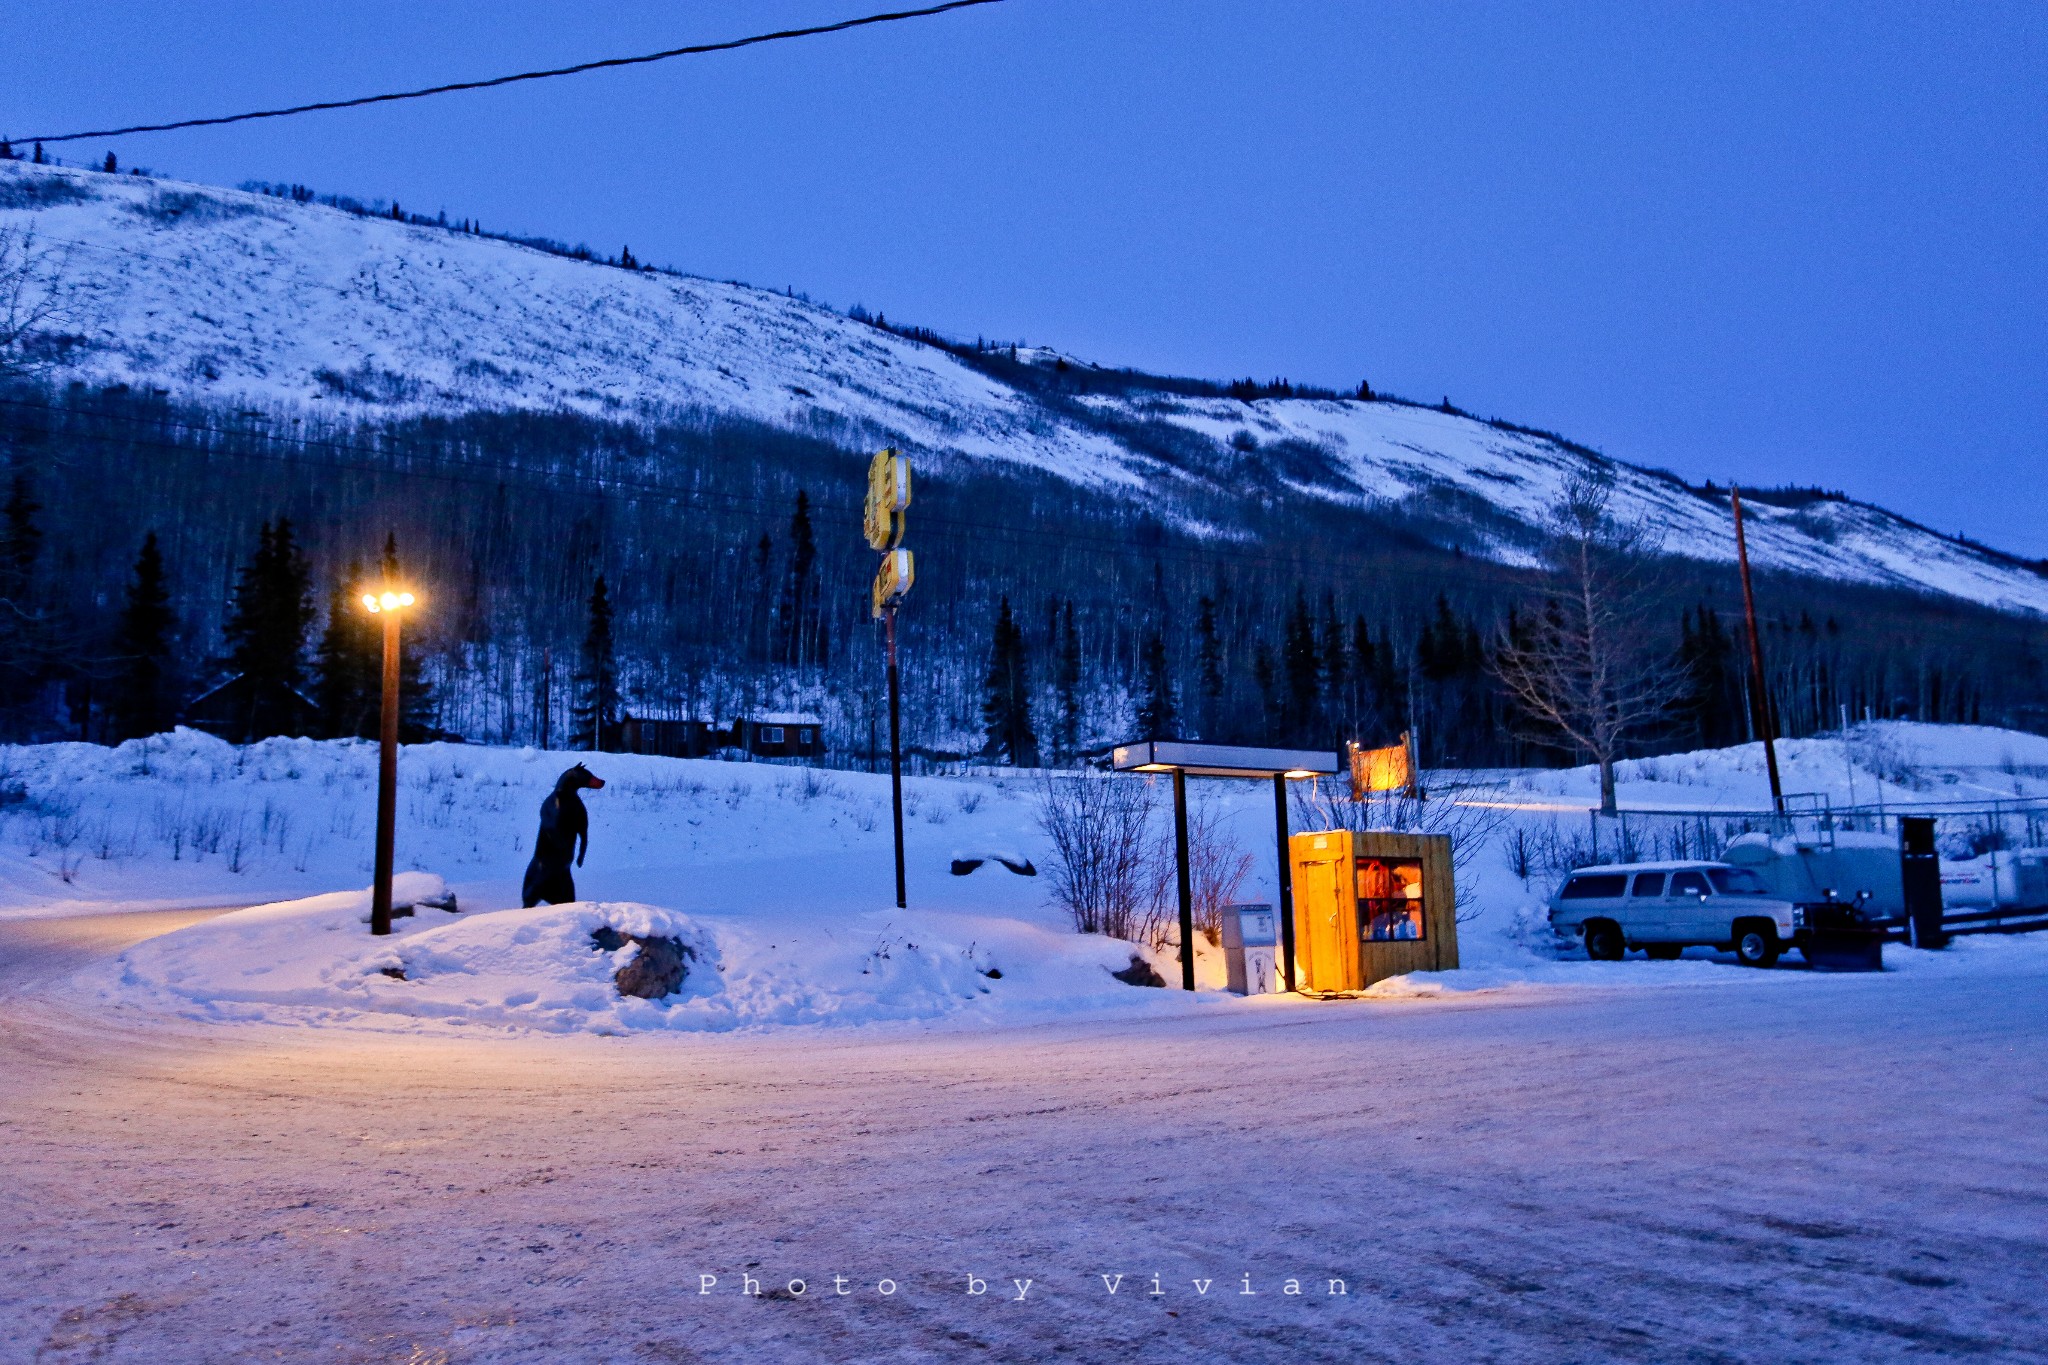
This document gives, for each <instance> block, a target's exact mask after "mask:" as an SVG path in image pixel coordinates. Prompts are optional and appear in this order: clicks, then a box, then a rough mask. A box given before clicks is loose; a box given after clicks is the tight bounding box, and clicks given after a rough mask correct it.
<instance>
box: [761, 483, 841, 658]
mask: <svg viewBox="0 0 2048 1365" xmlns="http://www.w3.org/2000/svg"><path fill="white" fill-rule="evenodd" d="M762 545H763V547H764V552H763V567H764V568H765V567H766V553H765V547H766V545H767V538H766V537H763V538H762ZM823 639H824V637H823V630H822V626H821V624H820V620H819V611H818V545H817V541H816V539H815V538H814V537H813V536H812V534H811V495H810V494H809V493H808V492H806V491H805V490H803V489H798V490H797V494H796V511H795V512H794V513H793V514H792V515H791V516H790V519H789V568H788V571H787V572H786V573H785V574H784V576H783V580H782V600H781V603H780V605H779V606H778V607H777V609H776V662H777V663H784V664H792V665H795V666H797V667H803V666H805V665H810V664H815V665H818V666H820V667H822V666H823V665H824V664H825V662H826V659H825V650H824V645H823Z"/></svg>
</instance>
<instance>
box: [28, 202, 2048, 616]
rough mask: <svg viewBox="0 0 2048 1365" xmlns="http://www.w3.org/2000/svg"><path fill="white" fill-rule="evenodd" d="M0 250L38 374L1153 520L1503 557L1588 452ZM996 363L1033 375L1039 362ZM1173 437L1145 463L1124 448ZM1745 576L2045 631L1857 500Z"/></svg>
mask: <svg viewBox="0 0 2048 1365" xmlns="http://www.w3.org/2000/svg"><path fill="white" fill-rule="evenodd" d="M0 228H26V229H30V230H33V231H34V232H35V233H36V234H37V238H38V240H39V241H41V242H42V243H44V244H45V245H48V246H51V247H53V248H57V249H59V250H61V251H62V252H64V253H66V263H67V269H68V271H69V274H70V281H69V284H68V286H67V287H68V288H69V289H70V290H71V291H72V294H73V296H72V297H71V299H70V300H69V302H70V304H71V306H72V308H73V311H74V312H75V313H76V314H77V315H78V316H79V317H80V318H82V319H84V322H83V323H82V324H81V325H80V326H79V328H78V330H81V331H84V332H86V333H88V334H89V343H88V344H87V345H84V346H81V347H79V348H77V350H75V351H74V352H73V353H71V354H70V355H68V356H67V358H66V361H65V366H66V368H65V377H66V378H71V379H78V380H82V381H85V382H88V383H109V384H110V383H123V384H130V385H134V386H136V387H138V388H161V389H164V390H166V391H168V392H171V393H175V394H178V395H180V396H181V397H193V398H200V399H210V400H213V401H220V402H232V403H236V404H239V405H247V404H251V403H255V404H271V405H277V406H280V407H283V408H286V409H297V410H302V411H308V412H331V413H334V414H336V415H349V416H408V415H416V414H422V413H433V414H445V413H453V412H465V411H477V410H523V411H543V412H545V411H564V410H566V411H577V412H583V413H588V414H591V415H593V416H598V417H605V418H615V419H626V420H634V419H640V418H646V417H660V416H664V415H669V414H674V413H677V412H684V411H697V412H708V413H718V414H726V415H731V416H735V417H740V418H745V419H748V420H751V421H756V422H761V423H765V424H768V425H771V426H776V427H781V428H784V429H788V430H793V431H800V432H807V433H812V434H816V435H820V436H822V437H824V438H825V439H827V440H830V441H832V442H833V443H834V444H836V445H839V446H841V447H842V448H847V449H862V448H867V447H872V446H875V445H881V444H895V445H899V446H902V447H904V448H906V449H908V450H910V451H912V452H916V453H924V454H931V455H939V456H942V457H944V458H948V459H950V458H954V457H956V456H959V457H965V458H968V459H972V460H977V461H987V462H992V463H996V464H1007V465H1012V466H1023V467H1027V468H1030V469H1035V470H1040V471H1044V472H1046V473H1049V474H1051V475H1053V476H1055V477H1058V478H1061V479H1065V480H1068V481H1070V482H1072V483H1075V484H1079V485H1082V486H1086V487H1090V488H1095V489H1099V490H1101V491H1102V492H1104V493H1105V494H1106V495H1108V496H1112V497H1118V498H1131V499H1141V500H1143V501H1144V502H1145V503H1146V504H1147V505H1148V507H1150V508H1151V509H1153V510H1155V511H1160V512H1164V513H1167V514H1171V512H1172V510H1173V508H1174V505H1175V502H1176V499H1177V497H1178V490H1179V489H1180V488H1181V487H1183V486H1185V484H1186V482H1187V481H1188V480H1190V479H1193V480H1196V481H1198V482H1206V483H1207V485H1208V486H1209V487H1210V488H1211V489H1212V490H1214V491H1218V492H1222V493H1225V494H1228V495H1232V496H1241V495H1242V494H1243V491H1244V490H1245V489H1246V488H1253V487H1284V488H1287V489H1291V490H1292V491H1293V492H1294V493H1297V494H1300V495H1303V496H1307V497H1313V498H1318V499H1323V500H1326V501H1332V502H1338V503H1344V504H1350V505H1354V506H1377V507H1387V506H1397V507H1400V508H1402V509H1403V510H1404V512H1409V513H1413V514H1414V516H1413V518H1412V520H1413V523H1414V524H1415V525H1418V526H1419V525H1422V524H1424V523H1426V522H1440V523H1442V524H1443V525H1444V526H1445V527H1446V528H1450V529H1448V530H1446V531H1445V532H1443V533H1442V536H1443V538H1444V540H1445V543H1446V544H1457V545H1458V546H1459V548H1461V549H1463V550H1465V551H1466V552H1468V553H1474V554H1481V555H1485V556H1488V557H1490V558H1493V559H1496V560H1501V561H1504V562H1509V563H1521V562H1526V561H1527V560H1528V558H1529V554H1530V549H1531V546H1532V545H1533V544H1534V543H1535V538H1534V527H1535V525H1536V524H1537V522H1538V521H1540V519H1541V517H1542V515H1543V512H1544V509H1545V508H1547V507H1548V506H1549V505H1550V504H1551V503H1552V502H1553V501H1554V499H1555V498H1556V496H1557V494H1558V491H1559V489H1560V487H1561V486H1562V484H1563V482H1564V480H1565V479H1566V478H1567V477H1569V476H1570V475H1571V474H1573V473H1575V472H1578V471H1581V470H1583V469H1584V468H1585V467H1586V465H1587V457H1586V456H1585V455H1584V454H1582V453H1580V452H1578V451H1575V450H1571V449H1568V448H1566V447H1565V446H1563V445H1560V444H1559V443H1557V442H1555V441H1552V440H1547V439H1545V438H1543V437H1540V436H1534V435H1529V434H1526V433H1520V432H1512V431H1506V430H1502V429H1499V428H1496V427H1493V426H1491V425H1489V424H1487V423H1484V422H1479V421H1475V420H1473V419H1471V418H1468V417H1464V416H1460V415H1458V414H1455V413H1444V412H1439V411H1436V410H1432V409H1426V408H1412V407H1406V406H1402V405H1397V404H1390V403H1368V402H1352V401H1331V400H1312V399H1283V398H1269V399H1259V400H1256V401H1251V402H1242V401H1239V400H1236V399H1217V398H1182V397H1177V396H1174V395H1171V394H1164V393H1153V392H1144V393H1139V394H1136V395H1129V396H1126V395H1115V396H1094V397H1088V398H1085V399H1081V400H1078V401H1075V402H1069V401H1065V400H1061V401H1058V402H1048V401H1045V400H1043V399H1041V398H1040V397H1039V396H1037V395H1036V394H1034V393H1031V392H1027V391H1025V390H1020V389H1017V388H1013V387H1012V386H1010V385H1009V384H1007V383H1005V382H1003V381H1002V380H1000V379H998V378H995V377H993V376H991V375H989V374H987V373H984V372H983V371H981V370H979V369H977V368H975V367H974V366H972V365H970V364H967V363H966V362H965V361H963V360H961V359H959V358H957V357H955V356H954V355H952V354H950V353H949V352H947V351H945V350H942V349H940V348H938V347H934V346H929V345H925V344H922V343H920V342H916V341H912V340H909V339H907V338H904V337H899V336H896V335H894V334H893V333H890V332H886V331H883V330H881V329H879V328H875V327H871V326H869V325H867V324H865V323H862V322H857V321H854V320H853V319H851V318H848V317H844V316H842V315H840V314H838V313H836V312H833V311H832V310H831V309H829V308H823V307H819V306H816V305H814V304H811V303H809V302H806V301H803V300H799V299H796V298H792V297H789V296H786V295H783V294H777V293H773V292H771V291H768V290H763V289H755V288H750V287H748V286H745V285H739V284H731V283H721V282H718V281H713V280H703V279H696V278H691V277H678V276H672V275H662V274H653V273H647V272H640V271H631V270H622V269H619V268H617V267H613V266H608V265H604V264H601V263H597V262H589V261H576V260H570V259H565V258H563V257H559V256H553V255H548V254H546V253H543V252H539V251H534V250H532V249H529V248H526V247H521V246H517V245H513V244H511V243H507V242H500V241H494V240H491V239H489V238H484V237H478V236H473V235H468V234H464V233H460V232H450V231H446V230H443V229H438V228H430V227H422V226H415V225H411V224H406V223H399V222H395V221H392V220H390V219H388V218H377V217H358V216H354V215H351V214H347V213H343V212H341V211H339V210H336V209H331V208H326V207H322V206H319V205H314V204H298V203H293V202H290V201H286V200H279V199H273V198H268V197H265V196H262V195H256V194H246V193H242V192H239V191H233V190H220V189H212V188H208V187H203V186H193V185H181V184H176V183H172V182H167V181H160V180H153V179H150V178H148V177H137V176H112V175H101V174H99V173H96V172H92V171H82V170H75V169H65V168H58V167H48V166H32V165H28V164H26V163H19V162H0ZM1021 358H1023V359H1025V360H1035V361H1038V362H1039V363H1049V362H1051V361H1053V360H1056V359H1058V357H1056V356H1054V355H1053V354H1052V353H1050V352H1027V353H1025V354H1024V355H1023V356H1022V357H1021ZM1159 427H1172V428H1177V429H1178V430H1177V432H1175V433H1174V434H1175V435H1176V436H1177V437H1179V438H1180V439H1181V441H1182V442H1183V443H1185V442H1186V438H1188V437H1197V438H1201V442H1198V444H1200V443H1206V445H1207V454H1206V455H1203V454H1201V453H1200V452H1184V454H1183V456H1177V457H1176V460H1175V462H1174V463H1172V464H1168V463H1165V462H1163V461H1162V460H1161V459H1160V458H1159V457H1158V456H1157V455H1155V454H1152V453H1148V451H1147V450H1145V449H1141V448H1140V446H1141V445H1144V444H1146V442H1143V441H1134V440H1133V438H1132V433H1134V432H1142V431H1144V430H1145V429H1147V428H1159ZM1601 467H1602V468H1603V469H1605V470H1607V471H1609V472H1611V473H1612V474H1613V476H1614V477H1615V480H1616V484H1615V511H1616V512H1617V514H1618V515H1621V516H1623V517H1627V518H1640V519H1644V520H1647V521H1648V522H1650V523H1651V524H1653V525H1655V526H1656V527H1658V528H1659V529H1660V530H1661V532H1662V533H1663V539H1664V546H1665V548H1666V549H1667V550H1668V551H1669V552H1671V553H1673V554H1682V555H1686V556H1690V557H1694V558H1700V559H1707V560H1715V561H1721V562H1727V561H1728V560H1730V559H1731V558H1732V557H1733V555H1734V541H1733V535H1732V530H1731V527H1730V526H1729V524H1728V518H1727V512H1726V509H1725V508H1724V507H1723V506H1722V505H1721V504H1720V503H1718V502H1716V501H1710V500H1708V499H1705V498H1702V497H1700V496H1698V495H1696V494H1694V493H1692V492H1691V491H1690V490H1689V489H1687V488H1686V487H1685V485H1684V484H1683V483H1681V482H1680V481H1679V480H1677V479H1675V478H1673V477H1672V476H1670V475H1668V474H1664V473H1661V472H1659V471H1656V470H1649V469H1643V468H1639V467H1636V466H1632V465H1627V464H1623V463H1620V462H1611V461H1608V462H1602V465H1601ZM1750 515H1751V518H1752V521H1751V528H1750V553H1751V555H1752V556H1753V557H1755V558H1756V560H1757V561H1758V562H1759V563H1760V564H1762V565H1765V566H1767V567H1773V568H1782V569H1787V570H1793V571H1797V572H1802V573H1811V574H1817V575H1820V576H1824V577H1829V578H1838V579H1846V580H1851V581H1857V582H1865V583H1878V584H1887V585H1894V586H1904V587H1912V588H1923V589H1928V590H1932V591H1936V592H1943V593H1951V594H1955V595H1957V596H1961V597H1964V598H1968V599H1970V600H1972V601H1977V602H1982V603H1985V604H1988V605H1992V606H1997V607H2001V608H2005V609H2017V610H2032V611H2039V612H2048V579H2044V578H2043V577H2042V576H2040V575H2039V574H2037V573H2034V572H2032V571H2030V570H2029V569H2028V568H2027V567H2026V566H2024V565H2022V564H2019V563H2016V562H2014V561H2011V560H2007V559H2005V558H2003V557H2000V556H1997V555H1995V554H1988V553H1986V552H1984V551H1982V550H1980V549H1979V548H1977V547H1975V546H1971V545H1967V544H1964V543H1961V542H1958V541H1955V540H1951V539H1949V538H1946V537H1943V536H1939V535H1936V534H1934V533H1933V532H1931V531H1928V530H1927V529H1926V528H1925V527H1922V526H1919V525H1916V524H1914V523H1912V522H1910V521H1907V520H1904V519H1903V518H1900V517H1897V516H1895V515H1893V514H1891V513H1889V512H1886V511H1884V510H1882V509H1880V508H1875V507H1871V506H1869V505H1867V504H1863V503H1855V502H1833V501H1827V502H1816V503H1813V504H1811V505H1808V506H1804V507H1798V508H1779V507H1774V506H1771V505H1769V504H1766V503H1757V504H1755V505H1754V506H1753V507H1752V508H1751V513H1750Z"/></svg>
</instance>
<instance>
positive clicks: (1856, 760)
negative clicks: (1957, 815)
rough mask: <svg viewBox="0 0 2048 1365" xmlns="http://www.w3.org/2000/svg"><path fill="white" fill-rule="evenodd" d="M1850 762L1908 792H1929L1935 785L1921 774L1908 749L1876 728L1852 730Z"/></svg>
mask: <svg viewBox="0 0 2048 1365" xmlns="http://www.w3.org/2000/svg"><path fill="white" fill-rule="evenodd" d="M1848 749H1849V761H1850V762H1851V763H1853V764H1854V765H1855V766H1856V767H1859V768H1861V769H1863V771H1865V772H1867V773H1869V774H1871V775H1872V776H1874V777H1876V778H1877V779H1878V780H1879V781H1882V782H1889V783H1891V784H1892V785H1893V786H1895V787H1904V788H1906V789H1907V790H1908V791H1916V792H1920V791H1926V790H1927V789H1928V788H1929V787H1931V786H1933V785H1934V784H1933V783H1932V782H1930V781H1929V780H1928V778H1927V774H1926V773H1924V772H1922V771H1920V769H1919V767H1917V766H1916V765H1915V764H1914V762H1913V760H1912V756H1911V755H1910V754H1909V753H1908V752H1907V751H1906V747H1905V746H1904V745H1902V744H1900V743H1899V742H1898V740H1897V739H1895V738H1893V737H1892V736H1891V735H1889V734H1887V733H1886V732H1885V731H1884V729H1883V728H1881V727H1879V726H1876V725H1858V726H1855V727H1854V728H1852V729H1851V730H1850V731H1849V743H1848Z"/></svg>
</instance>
